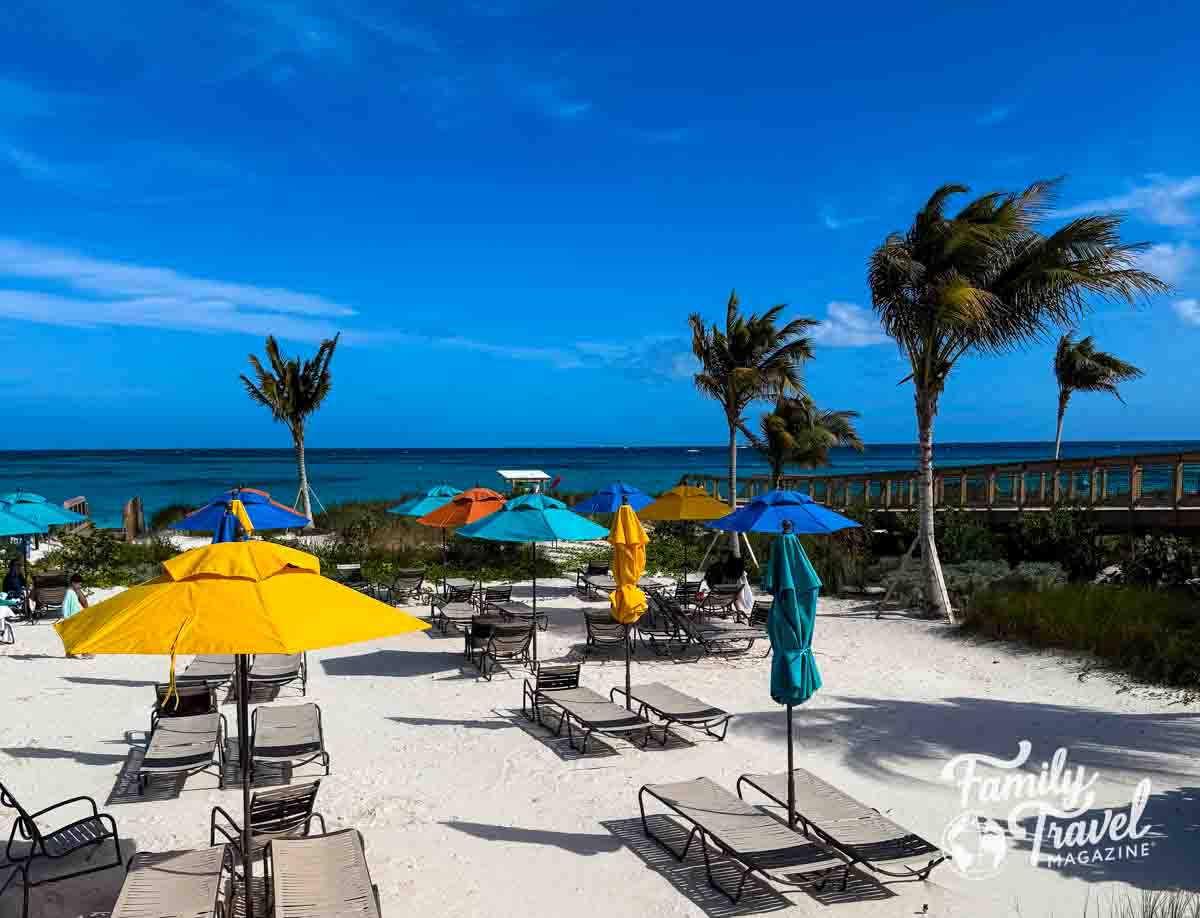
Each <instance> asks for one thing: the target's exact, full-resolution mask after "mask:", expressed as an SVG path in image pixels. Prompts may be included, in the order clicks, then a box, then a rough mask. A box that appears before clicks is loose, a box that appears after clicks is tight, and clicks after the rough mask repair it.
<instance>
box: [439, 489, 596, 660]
mask: <svg viewBox="0 0 1200 918" xmlns="http://www.w3.org/2000/svg"><path fill="white" fill-rule="evenodd" d="M458 534H459V535H461V536H466V537H467V538H469V539H488V540H490V541H493V542H528V543H529V544H530V547H531V548H532V549H533V551H532V556H533V622H534V626H533V659H534V662H537V543H538V542H585V541H588V540H589V539H605V538H608V530H607V529H605V528H604V527H603V526H597V525H596V524H595V523H593V522H592V521H591V520H588V519H584V518H583V517H582V516H580V515H579V514H578V513H575V512H573V511H572V510H570V509H569V508H568V507H567V505H566V504H564V503H563V502H562V501H561V500H555V499H554V498H553V497H547V496H546V495H545V494H524V495H522V496H521V497H514V498H513V499H512V500H510V501H509V502H508V503H506V504H505V505H504V506H503V507H501V508H500V509H499V510H497V511H496V512H495V513H490V514H488V515H487V516H485V517H484V518H483V519H481V520H476V521H475V522H474V523H471V524H470V525H468V526H464V527H463V528H462V529H460V530H458Z"/></svg>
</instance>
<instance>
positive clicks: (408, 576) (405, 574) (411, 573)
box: [387, 567, 425, 605]
mask: <svg viewBox="0 0 1200 918" xmlns="http://www.w3.org/2000/svg"><path fill="white" fill-rule="evenodd" d="M424 592H425V572H424V571H423V570H421V569H420V568H419V567H413V568H403V569H401V570H398V571H396V577H395V579H393V580H392V583H391V586H389V587H388V590H387V601H388V602H389V603H390V604H392V605H395V604H396V603H398V602H408V603H413V602H417V601H419V600H420V599H421V596H422V595H423V594H424Z"/></svg>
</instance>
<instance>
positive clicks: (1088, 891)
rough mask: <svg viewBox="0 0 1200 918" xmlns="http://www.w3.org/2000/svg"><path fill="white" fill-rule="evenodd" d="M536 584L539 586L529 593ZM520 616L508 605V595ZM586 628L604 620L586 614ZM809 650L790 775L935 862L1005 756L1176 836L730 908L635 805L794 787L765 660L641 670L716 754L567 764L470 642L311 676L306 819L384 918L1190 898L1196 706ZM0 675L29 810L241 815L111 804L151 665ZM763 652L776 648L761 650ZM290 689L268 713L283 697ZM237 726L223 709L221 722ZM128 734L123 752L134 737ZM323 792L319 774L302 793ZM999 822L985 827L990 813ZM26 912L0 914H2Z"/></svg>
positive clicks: (857, 616) (152, 821)
mask: <svg viewBox="0 0 1200 918" xmlns="http://www.w3.org/2000/svg"><path fill="white" fill-rule="evenodd" d="M541 586H542V585H539V587H541ZM546 587H547V589H546V592H540V594H539V595H540V596H541V597H543V599H542V600H541V602H542V604H544V605H545V606H546V607H547V608H550V609H552V610H553V611H552V613H551V614H552V628H551V631H550V632H549V634H548V635H543V636H542V637H541V638H540V643H541V647H542V651H543V657H545V658H553V657H560V656H563V655H564V654H566V653H568V652H569V651H570V650H571V648H572V647H574V646H576V645H579V644H581V643H582V631H583V629H582V620H581V616H580V613H579V610H580V608H581V607H582V605H583V604H582V603H581V602H580V600H579V599H578V598H577V597H576V596H575V595H574V593H573V591H572V590H571V588H570V584H569V583H568V582H566V581H553V582H551V583H550V584H548V585H546ZM516 592H517V593H518V594H520V592H521V590H520V589H519V588H518V590H517V591H516ZM592 605H594V606H595V607H596V608H602V607H603V606H602V605H601V604H598V603H593V604H592ZM820 611H821V615H820V619H819V623H818V630H817V640H816V647H817V651H818V661H819V664H820V667H821V669H822V674H823V677H824V682H825V685H824V688H823V689H822V691H821V692H820V693H818V695H817V696H816V697H815V698H814V699H813V700H812V701H811V702H810V703H808V704H807V705H805V706H803V707H802V708H798V709H797V712H796V719H797V736H798V746H797V754H798V764H800V765H802V766H804V767H806V768H809V769H810V770H812V771H814V772H816V773H818V774H819V775H820V776H822V777H824V778H825V779H826V780H829V781H832V782H834V783H837V784H839V785H840V786H842V787H844V788H845V789H846V790H847V791H849V792H850V793H852V794H854V795H855V796H858V797H860V798H861V799H863V800H864V801H867V802H869V803H871V804H872V805H875V806H877V807H879V808H880V809H881V810H883V811H884V812H885V813H887V814H888V815H890V816H892V817H893V818H894V819H896V820H897V821H899V822H902V823H904V824H906V825H908V826H910V827H911V828H913V829H914V830H916V831H918V832H920V833H921V834H922V835H924V836H926V837H927V838H929V839H931V840H933V841H935V842H937V841H939V840H940V839H941V837H942V833H943V830H944V827H945V826H946V825H947V823H948V822H949V821H950V820H952V819H953V818H954V817H955V816H956V815H957V814H958V813H959V812H960V810H961V806H960V803H959V800H958V794H957V791H956V790H955V789H954V788H953V787H952V786H950V785H948V784H946V783H944V782H942V781H941V780H940V779H939V772H940V771H941V768H942V766H943V764H944V763H945V761H946V760H947V759H948V758H949V757H951V756H953V755H957V754H961V753H967V752H978V753H988V754H992V755H996V756H1000V757H1004V758H1008V757H1011V756H1012V755H1013V754H1014V753H1015V750H1016V747H1017V742H1018V741H1019V740H1021V739H1028V740H1030V741H1032V743H1033V747H1034V754H1035V758H1038V759H1041V758H1045V757H1048V756H1049V755H1050V754H1051V752H1052V751H1053V749H1054V748H1055V747H1057V746H1059V745H1063V746H1067V747H1069V749H1070V756H1071V762H1072V763H1074V764H1081V765H1085V766H1087V768H1088V769H1096V770H1099V771H1100V773H1101V779H1100V782H1099V784H1098V785H1097V787H1096V790H1097V791H1098V793H1099V799H1098V802H1097V806H1098V807H1102V806H1126V807H1127V806H1128V804H1129V800H1130V794H1131V792H1132V788H1133V786H1134V785H1135V784H1136V782H1137V781H1138V780H1140V779H1141V778H1144V777H1149V778H1151V779H1152V781H1153V792H1154V796H1153V797H1152V798H1151V801H1150V807H1149V809H1148V818H1151V821H1155V822H1159V823H1160V824H1161V825H1162V826H1165V833H1166V834H1165V836H1163V837H1156V838H1155V839H1154V840H1155V842H1156V844H1155V847H1154V850H1153V852H1152V855H1151V856H1150V857H1147V858H1144V859H1140V860H1138V861H1129V862H1124V863H1104V864H1094V865H1090V866H1087V867H1074V868H1064V869H1061V870H1056V869H1050V868H1047V867H1033V866H1031V865H1030V863H1029V861H1028V857H1027V852H1025V851H1024V850H1014V851H1013V852H1011V853H1010V854H1009V855H1008V857H1007V858H1006V860H1005V861H1004V864H1003V872H1002V873H1000V875H999V876H997V877H994V878H992V879H990V880H986V881H972V880H966V879H963V878H960V877H959V876H957V875H956V874H955V873H953V872H952V871H951V870H950V869H949V868H948V867H945V866H943V867H942V868H939V870H938V871H936V872H935V873H934V875H933V878H932V880H931V881H930V882H927V883H923V884H922V883H911V882H909V883H898V882H889V883H886V884H883V885H881V884H879V883H876V882H874V881H872V880H870V879H867V878H861V879H856V881H855V883H854V884H853V886H852V888H851V894H850V895H849V896H845V897H843V896H839V895H835V894H834V893H833V890H832V889H831V890H830V891H829V892H828V893H824V894H813V893H808V892H804V891H786V892H783V893H782V894H780V893H777V892H775V891H773V890H771V889H769V888H767V887H766V886H763V885H761V884H760V885H758V886H755V887H754V888H753V889H752V892H751V893H750V894H748V896H747V898H746V899H744V900H743V902H742V903H741V905H740V906H739V907H738V908H731V907H730V906H729V905H728V903H727V902H726V901H725V900H723V899H722V898H721V897H720V896H719V894H717V893H715V892H714V891H713V890H711V889H710V888H709V887H708V886H707V884H706V883H705V880H704V869H703V866H702V863H701V861H700V860H699V859H698V858H696V857H694V856H689V858H688V861H687V863H686V864H684V865H679V864H677V863H676V862H675V861H673V860H671V859H670V858H669V857H667V856H665V855H664V853H663V852H662V851H661V849H657V848H655V847H654V846H653V845H650V844H647V843H646V842H645V841H644V839H643V838H642V836H641V833H640V824H639V823H638V821H637V813H638V810H637V802H636V791H637V788H638V787H639V786H640V785H641V784H643V783H646V782H650V781H655V782H660V781H670V780H680V779H686V778H692V777H696V776H699V775H708V776H711V777H712V778H714V779H716V780H717V781H719V782H720V783H722V784H724V785H725V786H727V787H730V788H732V787H733V786H734V782H735V780H736V778H737V776H738V775H739V774H741V773H743V772H747V771H777V770H781V769H782V768H783V765H784V762H785V753H784V715H783V711H782V709H781V708H779V707H777V706H776V705H774V704H773V703H772V702H771V701H770V697H769V694H768V687H767V683H768V675H767V674H768V661H767V660H765V659H763V658H762V657H761V655H760V653H759V651H758V649H757V648H756V649H755V650H754V651H752V652H751V654H749V655H747V656H744V657H741V658H738V659H731V660H724V661H722V660H704V661H701V662H699V663H686V664H684V663H677V662H672V661H669V660H660V659H651V658H650V657H649V655H648V654H643V655H641V656H640V658H639V659H638V660H637V661H636V662H635V671H634V680H635V682H636V681H654V680H660V681H665V682H669V683H670V684H672V685H674V686H676V687H677V688H680V689H681V690H683V691H687V692H691V693H693V694H695V695H697V696H699V697H701V698H703V699H706V700H708V701H710V702H712V703H714V704H719V705H722V706H724V707H726V708H728V709H729V710H731V711H733V712H735V713H737V714H738V715H739V716H738V717H737V718H735V720H734V721H733V724H732V725H731V728H730V731H729V738H728V740H727V741H726V742H724V743H717V742H714V741H712V740H710V739H708V738H707V737H703V736H697V735H696V734H692V733H685V734H684V736H685V737H686V738H687V739H688V741H689V742H688V743H687V744H684V743H680V744H678V745H676V746H675V747H673V748H668V749H666V750H657V749H651V750H648V751H641V750H635V749H632V748H630V747H628V746H624V745H622V744H620V743H614V744H613V746H614V748H615V750H616V752H615V754H609V755H589V756H587V757H583V758H581V757H579V756H576V755H573V754H571V753H570V751H569V750H568V749H566V748H565V741H555V740H552V739H547V738H546V734H545V732H544V731H542V730H539V729H538V728H532V727H529V726H528V725H525V724H523V723H522V722H521V721H520V718H519V717H518V716H517V715H516V714H515V713H514V712H516V711H517V710H518V709H519V708H520V701H521V677H522V675H523V674H522V673H515V674H514V675H515V678H511V679H510V678H508V677H506V676H505V675H503V674H502V675H500V676H498V677H497V678H496V680H495V681H493V682H491V683H487V682H483V681H480V680H478V679H477V678H476V674H475V671H474V669H473V668H471V667H469V666H464V665H463V664H462V657H461V647H462V641H461V638H457V637H450V638H442V637H440V636H437V635H436V634H435V635H432V636H430V635H425V634H418V635H412V636H408V637H405V638H401V639H395V640H388V641H379V642H376V643H374V644H369V645H361V646H355V647H349V648H341V649H336V650H331V651H324V652H318V653H313V654H310V655H309V659H310V671H311V676H310V681H309V696H310V698H311V699H312V700H315V701H317V702H319V703H320V705H321V707H322V709H323V711H324V715H325V722H326V729H327V742H328V747H329V750H330V752H331V754H332V756H333V774H332V776H330V777H329V778H325V779H323V784H322V788H321V793H320V798H319V800H318V805H319V809H320V810H321V811H322V812H323V813H325V814H326V817H327V818H328V819H329V821H330V825H331V827H342V826H357V827H358V828H360V829H361V830H362V831H363V833H364V835H365V837H366V842H367V850H368V858H369V860H370V864H371V869H372V872H373V875H374V878H375V881H376V882H377V883H378V885H379V888H380V892H381V895H382V898H383V902H384V911H385V914H391V915H396V914H420V915H430V916H442V915H445V916H469V915H480V914H485V913H486V914H489V915H491V916H497V918H499V916H518V915H520V916H529V915H539V916H540V915H546V916H554V915H564V914H572V915H575V916H578V918H586V916H592V915H595V916H605V918H610V916H623V915H630V916H635V915H636V916H684V915H688V916H693V915H701V914H707V915H721V916H724V915H735V914H757V913H760V912H767V911H777V910H786V913H787V914H796V915H835V914H836V915H845V916H850V918H855V916H859V915H864V916H881V918H883V916H887V918H892V916H897V918H898V916H910V915H913V914H920V913H921V911H922V906H925V905H927V906H928V912H927V914H929V915H933V916H989V915H995V916H1000V915H1017V914H1020V915H1022V916H1025V918H1040V916H1049V915H1052V914H1054V915H1060V916H1061V915H1078V914H1080V913H1081V911H1082V908H1081V904H1082V903H1083V902H1084V900H1085V898H1086V897H1088V896H1090V897H1091V899H1092V901H1095V900H1096V899H1097V898H1098V897H1100V898H1103V897H1104V896H1105V895H1107V894H1109V893H1110V892H1111V891H1112V889H1114V888H1115V886H1116V885H1117V884H1123V883H1129V884H1132V885H1135V886H1140V887H1145V888H1152V889H1158V888H1167V887H1170V886H1179V885H1183V886H1189V885H1190V886H1192V887H1195V886H1197V885H1200V882H1198V881H1197V879H1196V876H1197V871H1196V870H1195V867H1194V864H1195V862H1196V861H1197V855H1198V853H1200V815H1198V814H1200V805H1198V803H1197V796H1198V794H1200V780H1198V779H1197V777H1196V772H1197V768H1196V766H1195V761H1196V754H1197V752H1198V751H1200V718H1198V717H1197V713H1198V710H1200V708H1198V707H1197V706H1196V705H1191V706H1188V705H1177V704H1172V703H1171V699H1170V698H1167V697H1162V698H1159V697H1155V693H1152V692H1149V691H1146V690H1141V689H1134V690H1128V691H1123V690H1121V688H1120V687H1119V686H1118V685H1117V684H1116V683H1114V682H1112V681H1110V680H1108V679H1106V678H1103V677H1100V676H1091V677H1088V678H1085V679H1080V677H1079V667H1078V665H1076V664H1073V663H1072V662H1071V661H1069V660H1064V659H1062V658H1058V657H1054V656H1049V655H1042V654H1032V653H1021V652H1016V651H1013V650H1010V649H1007V648H1004V647H999V646H996V645H983V644H973V643H971V642H968V641H964V640H961V639H959V638H955V637H952V636H950V635H948V634H947V632H946V629H945V628H944V627H943V626H942V625H940V624H937V623H929V622H924V621H917V620H914V619H909V618H904V617H898V616H893V617H888V618H885V619H883V620H880V621H877V620H875V618H874V616H873V614H871V613H870V612H869V611H866V610H864V609H862V608H861V607H860V606H856V604H855V603H852V602H846V601H836V600H823V601H822V603H821V609H820ZM16 630H17V645H16V646H14V647H6V648H3V652H0V692H2V694H3V697H4V698H5V699H6V700H7V705H6V708H7V714H6V717H5V718H4V723H3V726H2V727H0V774H2V779H3V781H4V783H5V784H6V785H8V786H10V787H12V788H13V789H14V791H15V792H17V793H18V794H19V795H20V797H21V798H22V799H23V800H24V801H27V802H28V805H29V806H31V807H35V808H36V807H41V806H45V805H47V804H48V803H50V802H52V801H54V800H57V799H61V798H63V797H65V796H68V795H71V794H76V793H87V794H91V795H93V796H95V797H96V798H97V799H98V800H99V802H100V803H101V806H102V807H104V808H107V809H108V810H109V811H110V812H112V813H113V814H114V815H115V816H116V818H117V820H118V822H119V825H120V829H121V832H122V834H123V835H124V836H126V837H127V838H128V839H130V841H131V843H132V844H136V847H137V848H138V849H150V850H163V849H167V848H179V847H196V846H200V845H204V844H206V843H207V841H208V813H209V810H210V808H211V807H212V806H213V805H214V804H216V803H222V804H223V805H225V806H226V807H227V808H235V810H236V807H237V806H238V805H239V796H238V792H237V791H236V790H232V789H231V790H226V791H219V790H217V788H216V780H215V778H213V777H210V776H207V775H200V776H196V777H193V778H191V779H189V780H188V782H187V784H186V786H185V788H184V790H183V791H182V793H181V794H179V795H178V796H174V795H169V798H168V799H156V800H148V801H141V800H137V799H136V798H135V797H132V796H131V795H129V794H128V793H122V792H121V788H120V786H119V785H120V781H119V777H118V776H119V773H120V772H121V770H122V768H123V766H124V765H125V764H126V763H127V761H128V759H129V756H130V752H129V750H130V745H129V742H130V741H133V742H137V741H139V740H140V739H141V735H142V734H141V731H144V730H145V729H146V726H147V713H148V708H149V704H150V701H151V700H152V689H151V685H152V683H153V682H154V681H155V680H159V679H163V678H165V676H166V671H167V665H166V660H165V659H164V658H141V657H109V658H96V659H93V660H88V661H72V660H64V659H63V658H62V657H61V645H59V643H58V641H57V638H56V637H55V635H54V634H53V631H52V630H51V629H50V628H49V627H48V626H46V625H37V626H23V625H18V626H17V629H16ZM763 649H765V646H764V647H763ZM622 678H623V676H622V666H621V664H620V663H619V662H592V663H589V664H588V665H587V667H586V670H585V676H584V681H585V682H586V683H587V684H589V685H591V686H593V687H595V688H598V689H603V690H605V691H607V689H608V688H609V687H610V686H612V685H615V684H617V683H618V682H619V681H621V679H622ZM295 697H297V696H295V695H293V694H292V693H291V692H290V690H285V692H284V694H283V696H282V697H281V698H280V699H278V700H277V701H276V702H275V703H277V704H278V703H287V702H288V701H291V700H293V699H294V698H295ZM225 710H226V712H227V716H228V717H229V718H230V720H231V722H232V721H233V719H234V709H233V707H232V706H227V707H226V708H225ZM130 731H133V732H130ZM305 774H315V771H314V770H313V769H312V767H311V766H309V768H308V769H302V770H300V771H299V772H298V773H297V775H296V776H295V779H296V780H301V779H303V777H304V775H305ZM1005 812H1007V807H1004V806H997V807H992V808H991V810H990V811H989V814H990V815H994V816H1000V815H1002V814H1004V813H1005ZM119 882H120V877H119V875H118V872H117V871H110V872H107V873H103V874H98V875H95V876H92V877H89V878H85V879H84V880H80V881H75V882H73V883H70V884H62V885H60V886H58V887H46V888H44V889H42V890H40V891H37V892H35V894H34V908H33V914H34V915H40V916H54V918H59V916H80V915H87V914H90V913H92V912H97V911H106V910H107V909H109V908H110V907H111V905H112V902H113V900H114V899H115V893H116V889H117V887H118V885H119ZM17 905H18V899H14V897H13V895H12V894H11V893H8V894H5V896H4V897H3V898H2V899H0V915H8V914H16V913H17V912H16V911H15V909H16V908H17Z"/></svg>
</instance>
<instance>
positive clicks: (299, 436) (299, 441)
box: [292, 428, 313, 526]
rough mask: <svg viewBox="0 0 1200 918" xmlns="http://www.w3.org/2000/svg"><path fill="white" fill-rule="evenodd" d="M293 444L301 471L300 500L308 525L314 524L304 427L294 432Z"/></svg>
mask: <svg viewBox="0 0 1200 918" xmlns="http://www.w3.org/2000/svg"><path fill="white" fill-rule="evenodd" d="M292 445H293V446H294V447H295V448H296V471H297V472H299V473H300V500H301V501H302V503H301V507H303V508H304V515H305V516H307V517H308V525H309V526H311V525H312V518H313V513H312V500H311V498H310V497H309V496H308V466H307V464H306V463H305V462H304V428H299V429H297V430H295V431H293V432H292Z"/></svg>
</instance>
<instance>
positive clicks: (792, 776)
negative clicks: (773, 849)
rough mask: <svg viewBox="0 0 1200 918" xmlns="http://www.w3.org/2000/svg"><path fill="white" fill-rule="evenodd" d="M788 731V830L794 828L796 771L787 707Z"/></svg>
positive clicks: (790, 713) (790, 708)
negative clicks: (793, 762)
mask: <svg viewBox="0 0 1200 918" xmlns="http://www.w3.org/2000/svg"><path fill="white" fill-rule="evenodd" d="M787 731H788V828H789V829H794V828H795V827H796V769H795V766H794V765H793V764H792V706H791V705H790V704H789V705H788V706H787Z"/></svg>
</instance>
